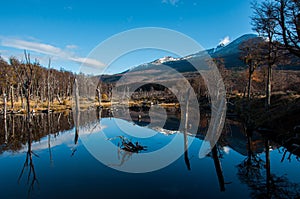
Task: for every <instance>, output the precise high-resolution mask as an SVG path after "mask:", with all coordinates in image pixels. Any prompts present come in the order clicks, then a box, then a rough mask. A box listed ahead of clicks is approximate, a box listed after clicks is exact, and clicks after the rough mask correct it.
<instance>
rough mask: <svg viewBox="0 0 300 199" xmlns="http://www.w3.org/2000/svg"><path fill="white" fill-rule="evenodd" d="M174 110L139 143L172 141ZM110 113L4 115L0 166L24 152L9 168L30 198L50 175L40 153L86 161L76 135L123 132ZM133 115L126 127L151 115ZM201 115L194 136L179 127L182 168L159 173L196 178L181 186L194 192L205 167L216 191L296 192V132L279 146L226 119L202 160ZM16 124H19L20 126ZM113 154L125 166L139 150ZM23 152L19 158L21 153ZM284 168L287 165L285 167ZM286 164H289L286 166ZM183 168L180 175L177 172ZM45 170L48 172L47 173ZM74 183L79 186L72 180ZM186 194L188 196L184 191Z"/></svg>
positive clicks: (56, 159)
mask: <svg viewBox="0 0 300 199" xmlns="http://www.w3.org/2000/svg"><path fill="white" fill-rule="evenodd" d="M177 111H178V110H176V109H174V110H170V111H169V112H168V118H167V122H166V124H165V125H164V128H163V129H155V128H154V127H153V128H154V130H155V131H159V132H160V135H159V137H156V138H155V139H152V140H151V141H147V139H145V140H143V144H145V145H146V146H148V147H149V151H151V150H152V151H153V150H157V149H159V148H160V147H162V145H163V144H165V143H168V142H169V141H170V140H172V136H174V133H175V134H176V133H180V132H179V131H178V128H179V126H178V121H180V118H179V116H180V113H178V112H177ZM141 114H143V115H142V117H139V116H138V115H141ZM112 116H113V111H112V110H109V109H103V110H101V109H98V110H87V111H84V112H81V113H80V114H77V115H76V117H75V118H74V116H73V114H72V113H71V112H65V113H49V114H37V115H33V116H32V122H31V124H32V125H31V126H30V128H29V127H27V125H26V124H27V123H26V117H25V116H23V115H8V116H7V118H6V121H5V120H4V118H1V119H3V120H2V121H3V122H1V123H0V140H1V141H0V146H1V148H0V154H1V156H0V161H1V165H2V167H1V168H2V171H3V168H6V169H7V168H9V167H10V165H11V164H9V163H8V162H10V161H13V159H14V158H15V157H14V154H22V153H23V152H24V154H25V155H24V157H25V161H24V159H22V162H21V163H20V162H19V163H18V164H19V165H18V166H15V167H11V168H10V169H11V170H15V171H14V172H18V176H16V178H15V180H17V181H18V182H19V183H20V184H22V183H24V184H27V185H28V186H27V190H26V191H27V193H28V194H29V196H30V197H34V195H33V196H31V195H32V194H31V193H32V192H33V190H35V189H36V188H38V189H39V188H40V187H42V186H43V184H44V183H46V182H47V180H48V179H49V178H50V177H49V176H48V175H46V174H44V172H47V170H46V168H44V167H46V166H45V164H46V163H43V161H44V160H43V158H44V157H47V164H49V162H50V164H51V165H54V164H55V165H62V164H66V165H68V166H71V165H69V163H68V162H63V161H64V159H66V157H67V156H68V157H71V158H73V160H72V161H77V160H78V161H83V162H84V159H82V158H83V157H82V156H83V154H82V151H83V148H82V147H81V143H80V139H79V135H80V134H87V135H88V136H96V134H97V133H98V132H99V131H100V130H101V129H106V130H107V131H106V132H109V133H110V135H111V137H115V136H119V135H120V134H121V132H120V131H116V130H115V129H112V130H110V127H109V128H108V127H107V125H108V124H109V125H111V122H109V121H111V120H110V119H109V118H111V117H112ZM131 116H132V119H133V120H134V124H132V123H128V124H127V125H130V128H133V129H137V128H139V129H140V130H141V129H142V130H145V129H146V128H147V127H145V129H144V128H141V127H139V126H138V124H140V123H143V124H147V123H149V118H150V117H148V116H147V112H141V111H140V110H138V111H135V110H132V111H131ZM101 118H102V119H101ZM201 118H202V120H201V121H200V128H199V130H198V134H197V135H191V134H190V133H189V130H188V125H186V129H185V131H182V142H181V144H182V145H181V150H182V152H183V153H182V154H183V156H182V158H180V160H179V162H176V163H175V165H177V164H182V165H183V167H181V166H180V167H175V166H169V167H167V168H165V169H163V170H162V171H160V172H162V173H160V175H162V176H163V175H164V174H163V173H164V172H166V173H168V172H172V175H173V176H175V177H174V178H182V179H185V178H186V179H188V181H190V182H191V183H192V182H193V183H196V182H197V183H199V184H198V185H199V186H198V187H197V188H195V189H193V188H191V187H189V186H190V185H188V184H187V185H183V187H185V186H186V187H185V188H186V189H188V187H189V188H190V189H191V190H194V193H196V191H198V190H201V191H202V192H203V193H206V192H205V191H206V190H205V188H202V187H201V186H204V184H205V183H207V182H205V181H204V180H202V176H201V175H203V172H206V171H207V172H208V173H210V174H211V175H213V176H210V177H209V178H206V180H209V181H211V183H214V181H215V182H216V183H217V185H216V186H217V189H218V190H219V192H220V193H224V194H229V195H231V194H234V193H235V192H233V189H243V186H244V185H245V186H247V187H249V188H250V189H249V192H248V191H245V193H240V194H241V195H242V194H246V195H248V197H253V198H261V197H263V198H297V197H299V196H300V187H299V186H300V178H299V176H297V174H298V172H297V168H299V162H298V156H297V150H295V148H293V147H289V145H288V143H290V145H293V144H295V142H292V141H291V140H293V139H294V136H295V135H291V136H290V137H287V138H286V139H285V141H284V144H285V145H284V147H283V146H282V145H280V144H281V143H278V142H277V140H272V139H271V138H269V137H263V136H261V135H260V134H259V133H257V132H253V131H249V132H247V131H246V132H245V130H244V127H243V125H242V124H241V123H239V122H235V121H231V120H227V124H226V128H225V130H224V132H223V135H222V136H221V138H220V140H219V142H218V144H217V145H215V146H214V147H213V149H212V151H211V153H210V154H209V157H207V158H204V160H199V159H198V158H197V154H198V150H199V147H200V145H201V139H203V138H204V136H205V129H206V127H207V126H206V125H207V124H208V122H207V118H206V117H201ZM112 119H113V118H112ZM5 123H6V125H5ZM125 123H126V122H125ZM5 126H6V128H5ZM20 129H22V131H21V130H20ZM145 131H146V130H145ZM191 136H193V137H196V138H197V140H199V141H196V142H195V144H194V143H193V144H192V145H191V147H188V146H189V144H190V143H189V140H190V138H191ZM133 141H135V140H133ZM281 141H282V140H281ZM118 142H119V141H116V142H115V144H116V145H117V144H118ZM282 142H283V141H282ZM64 145H66V146H67V148H63V146H64ZM58 148H63V149H64V151H65V152H64V151H61V150H58ZM68 149H69V150H68ZM64 153H67V155H66V156H63V154H64ZM115 155H116V159H117V160H118V161H116V162H112V163H111V165H112V166H114V167H122V166H124V165H126V164H127V162H128V161H131V160H132V159H134V158H135V157H138V155H139V154H136V153H132V152H129V151H126V150H121V148H119V149H118V150H116V151H115ZM84 156H87V154H85V155H84ZM134 156H135V157H134ZM21 157H22V158H23V156H21ZM207 159H208V160H209V161H210V163H212V162H213V164H214V167H212V168H209V166H207V165H209V164H207V163H206V160H207ZM23 161H24V162H23ZM287 163H289V164H287ZM82 164H83V163H82ZM6 165H7V166H6ZM61 167H63V166H61ZM95 167H96V166H95ZM282 167H283V169H282ZM284 167H287V169H285V168H284ZM290 167H292V168H293V169H291V170H288V168H290ZM19 168H21V169H19ZM174 168H177V169H178V168H180V169H184V170H185V171H188V173H185V172H184V171H181V170H180V171H179V170H173V169H174ZM53 169H55V168H53ZM98 169H99V168H98ZM103 169H104V168H102V170H103ZM211 170H212V172H211ZM63 171H64V172H65V173H60V174H59V175H61V177H60V178H59V179H57V180H62V181H64V179H63V178H65V177H64V176H70V175H71V173H72V171H73V170H71V171H68V169H66V168H65V169H63ZM76 171H77V170H76ZM282 171H284V173H289V175H284V173H283V174H282ZM77 172H78V171H77ZM81 172H82V173H81V174H80V173H79V174H78V175H80V176H85V174H86V173H88V171H87V170H84V171H81ZM91 172H94V173H96V172H97V169H96V168H94V169H92V171H91ZM106 172H108V175H109V174H110V173H111V175H116V173H114V172H113V171H111V170H106ZM181 172H182V173H184V174H180V173H181ZM117 174H118V175H121V176H123V178H122V179H121V182H115V183H120V184H123V186H126V185H124V183H125V182H126V180H130V179H131V178H133V177H132V176H131V175H126V176H124V174H119V173H117ZM45 175H46V176H48V177H47V178H46V177H45ZM49 175H50V174H49ZM53 175H55V174H53ZM59 175H58V176H59ZM151 175H154V176H155V175H156V174H155V173H153V174H149V175H146V178H149V179H152V178H151V177H150V176H151ZM172 175H170V176H172ZM192 176H195V177H192ZM10 177H11V176H10ZM144 177H145V176H144ZM169 178H170V179H168V178H166V179H162V181H163V183H171V184H172V181H174V179H173V178H172V177H169ZM194 178H195V179H194ZM214 179H217V180H214ZM225 179H226V180H225ZM82 180H84V177H82ZM106 180H109V179H106ZM152 180H153V182H150V183H155V182H156V181H157V180H154V179H152ZM227 180H228V181H229V183H228V182H227ZM97 182H98V181H97ZM49 183H50V182H49ZM77 183H79V182H77ZM98 183H100V182H98ZM0 184H1V186H3V187H5V186H6V185H5V183H4V182H1V183H0ZM46 184H48V183H46ZM79 184H80V183H79ZM134 184H136V183H134V182H132V183H129V185H128V186H132V185H134ZM209 184H210V183H209ZM50 185H52V186H54V185H53V184H52V183H50ZM96 185H97V183H96ZM74 186H77V185H76V184H75V185H74ZM78 186H79V185H78ZM204 187H205V186H204ZM127 188H130V187H127ZM225 188H226V189H225ZM13 189H20V187H14V188H13ZM45 189H46V188H45V187H42V188H41V192H42V193H47V192H48V190H47V191H45ZM154 190H156V188H154ZM246 190H248V189H246ZM68 191H70V190H68ZM159 193H161V192H159ZM178 194H179V193H178ZM211 194H215V195H216V197H217V196H221V195H219V193H217V192H214V193H211ZM235 194H236V193H235ZM117 195H118V194H117ZM122 195H123V194H120V195H118V197H122ZM192 195H195V194H192ZM43 196H44V195H43ZM161 196H164V194H162V193H161ZM49 197H50V196H49ZM123 197H124V196H123ZM193 197H194V196H191V197H190V198H193ZM45 198H47V197H45ZM125 198H126V197H125ZM187 198H189V197H188V195H187Z"/></svg>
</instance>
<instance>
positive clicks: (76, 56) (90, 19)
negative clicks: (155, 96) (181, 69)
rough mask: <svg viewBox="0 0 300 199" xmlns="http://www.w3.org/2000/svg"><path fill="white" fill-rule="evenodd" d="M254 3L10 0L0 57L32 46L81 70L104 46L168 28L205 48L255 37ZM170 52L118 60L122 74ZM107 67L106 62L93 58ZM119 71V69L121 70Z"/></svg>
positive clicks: (0, 15) (0, 12)
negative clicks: (117, 37) (125, 35)
mask: <svg viewBox="0 0 300 199" xmlns="http://www.w3.org/2000/svg"><path fill="white" fill-rule="evenodd" d="M250 2H251V1H250V0H227V1H225V0H216V1H207V0H198V1H196V0H145V1H137V0H131V1H115V0H109V1H89V0H85V1H80V0H78V1H75V0H51V1H45V0H27V1H24V0H23V1H22V0H10V1H2V2H1V7H0V23H1V29H0V54H1V56H2V57H4V58H8V57H9V56H11V55H14V56H17V57H19V58H21V57H22V53H23V50H24V49H25V48H26V49H28V50H29V51H30V52H31V56H32V58H37V59H38V60H39V61H40V63H41V64H42V65H46V64H47V60H48V59H49V57H51V59H52V66H53V67H55V68H60V67H63V68H65V69H67V70H72V71H75V72H76V71H77V70H78V68H79V66H80V63H81V62H82V61H83V60H84V58H85V57H86V56H88V54H89V52H90V51H91V50H92V49H93V48H94V47H96V46H97V45H98V44H99V43H100V42H102V41H104V40H105V39H107V38H109V37H110V36H112V35H114V34H117V33H119V32H122V31H126V30H129V29H132V28H141V27H163V28H169V29H173V30H176V31H179V32H182V33H184V34H186V35H188V36H189V37H191V38H193V39H195V40H196V41H197V42H198V43H199V44H200V45H202V46H203V47H204V48H211V47H215V46H217V45H218V43H219V42H221V41H222V40H223V39H225V40H226V41H227V42H228V41H230V40H233V39H235V38H237V37H239V36H241V35H243V34H245V33H252V32H253V31H252V30H251V25H250V16H251V15H252V10H251V8H250ZM166 55H169V54H168V53H166V52H161V51H160V52H155V53H144V56H143V53H139V56H138V58H137V59H136V60H135V59H134V56H132V55H131V56H130V59H124V63H122V62H120V61H119V62H118V64H119V65H120V67H119V69H120V71H122V70H124V69H126V68H128V67H129V66H131V65H137V64H140V63H143V62H148V61H151V60H154V59H157V58H160V57H161V56H166ZM87 62H90V63H91V64H95V65H97V64H105V63H101V60H92V59H91V60H87ZM116 72H117V71H116Z"/></svg>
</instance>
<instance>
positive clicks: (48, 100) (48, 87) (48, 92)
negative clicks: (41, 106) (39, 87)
mask: <svg viewBox="0 0 300 199" xmlns="http://www.w3.org/2000/svg"><path fill="white" fill-rule="evenodd" d="M50 65H51V59H49V64H48V72H47V113H49V112H50Z"/></svg>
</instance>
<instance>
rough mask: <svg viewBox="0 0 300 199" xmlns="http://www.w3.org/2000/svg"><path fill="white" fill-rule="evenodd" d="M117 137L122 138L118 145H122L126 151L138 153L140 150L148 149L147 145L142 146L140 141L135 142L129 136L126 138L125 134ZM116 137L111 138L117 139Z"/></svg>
mask: <svg viewBox="0 0 300 199" xmlns="http://www.w3.org/2000/svg"><path fill="white" fill-rule="evenodd" d="M116 138H120V139H121V143H118V147H120V148H121V149H122V150H124V151H128V152H132V153H138V152H140V151H146V150H147V147H146V146H142V145H140V144H139V143H138V142H135V143H134V142H132V141H131V140H129V139H128V138H126V137H124V136H117V137H116ZM116 138H111V139H110V140H112V139H116Z"/></svg>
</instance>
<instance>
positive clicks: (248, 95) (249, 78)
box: [247, 67, 253, 101]
mask: <svg viewBox="0 0 300 199" xmlns="http://www.w3.org/2000/svg"><path fill="white" fill-rule="evenodd" d="M252 74H253V72H252V70H251V67H249V76H248V89H247V91H248V93H247V98H248V100H249V101H250V100H251V84H252Z"/></svg>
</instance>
